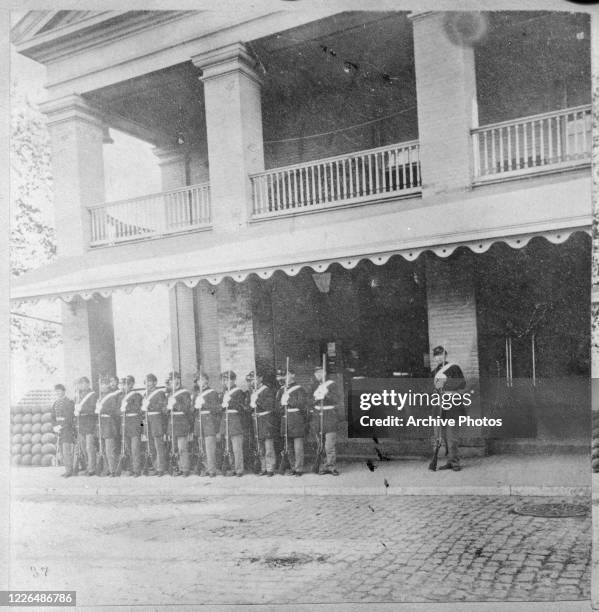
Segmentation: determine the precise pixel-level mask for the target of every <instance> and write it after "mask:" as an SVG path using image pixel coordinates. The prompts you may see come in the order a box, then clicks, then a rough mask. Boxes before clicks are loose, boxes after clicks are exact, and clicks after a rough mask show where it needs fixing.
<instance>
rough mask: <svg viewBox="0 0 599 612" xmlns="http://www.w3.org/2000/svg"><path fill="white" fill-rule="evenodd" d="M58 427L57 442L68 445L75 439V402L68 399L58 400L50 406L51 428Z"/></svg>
mask: <svg viewBox="0 0 599 612" xmlns="http://www.w3.org/2000/svg"><path fill="white" fill-rule="evenodd" d="M56 425H58V426H59V427H60V431H59V432H58V441H59V442H60V444H70V443H72V442H73V440H74V437H75V402H73V400H71V399H69V398H68V397H63V398H61V399H58V400H56V401H55V402H54V404H52V426H54V427H55V426H56Z"/></svg>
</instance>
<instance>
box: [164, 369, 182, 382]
mask: <svg viewBox="0 0 599 612" xmlns="http://www.w3.org/2000/svg"><path fill="white" fill-rule="evenodd" d="M173 377H174V378H177V379H179V380H181V374H179V372H177V371H176V370H174V371H173V370H171V371H170V372H169V373H168V378H167V380H172V379H173Z"/></svg>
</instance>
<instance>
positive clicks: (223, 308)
mask: <svg viewBox="0 0 599 612" xmlns="http://www.w3.org/2000/svg"><path fill="white" fill-rule="evenodd" d="M216 302H217V309H218V330H219V353H220V365H221V370H226V369H232V370H233V371H234V372H235V373H236V374H237V377H238V383H240V384H241V383H242V381H243V379H244V378H245V376H246V374H247V373H248V372H250V371H251V370H253V369H254V368H255V362H254V356H255V355H254V326H253V321H252V303H251V293H250V287H249V284H248V283H247V282H243V283H236V282H235V281H233V280H231V279H229V278H226V279H224V280H222V281H221V282H220V283H219V284H218V285H217V286H216Z"/></svg>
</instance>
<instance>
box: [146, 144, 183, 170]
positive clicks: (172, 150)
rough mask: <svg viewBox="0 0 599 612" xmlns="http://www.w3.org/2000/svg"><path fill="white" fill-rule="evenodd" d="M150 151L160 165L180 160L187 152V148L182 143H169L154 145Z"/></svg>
mask: <svg viewBox="0 0 599 612" xmlns="http://www.w3.org/2000/svg"><path fill="white" fill-rule="evenodd" d="M152 153H153V154H154V155H155V156H156V157H157V158H158V165H159V166H162V165H165V164H172V163H176V162H180V161H181V160H182V159H184V158H185V157H186V156H187V155H188V154H189V149H188V147H186V146H184V145H171V146H165V147H154V148H153V149H152Z"/></svg>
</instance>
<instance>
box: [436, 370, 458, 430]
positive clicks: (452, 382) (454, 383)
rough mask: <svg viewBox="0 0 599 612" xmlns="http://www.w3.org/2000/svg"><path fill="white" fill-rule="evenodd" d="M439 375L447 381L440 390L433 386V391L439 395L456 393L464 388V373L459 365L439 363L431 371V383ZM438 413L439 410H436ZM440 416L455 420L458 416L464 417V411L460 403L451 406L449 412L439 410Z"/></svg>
mask: <svg viewBox="0 0 599 612" xmlns="http://www.w3.org/2000/svg"><path fill="white" fill-rule="evenodd" d="M440 375H445V376H446V377H447V380H445V383H444V384H443V386H442V387H441V388H440V389H437V387H436V385H435V390H436V391H438V392H439V393H441V394H443V393H450V392H453V393H455V392H457V391H459V390H460V389H464V388H465V387H466V379H465V378H464V373H463V372H462V369H461V368H460V366H459V365H457V364H455V363H448V362H445V363H441V364H439V365H438V366H437V367H436V368H435V369H434V370H433V381H434V380H435V379H436V378H437V377H438V376H440ZM437 412H439V409H437ZM441 413H442V414H441V416H442V417H443V418H444V419H457V417H459V416H466V409H465V408H464V406H462V402H460V405H459V406H453V407H452V408H450V409H449V410H442V409H441Z"/></svg>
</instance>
